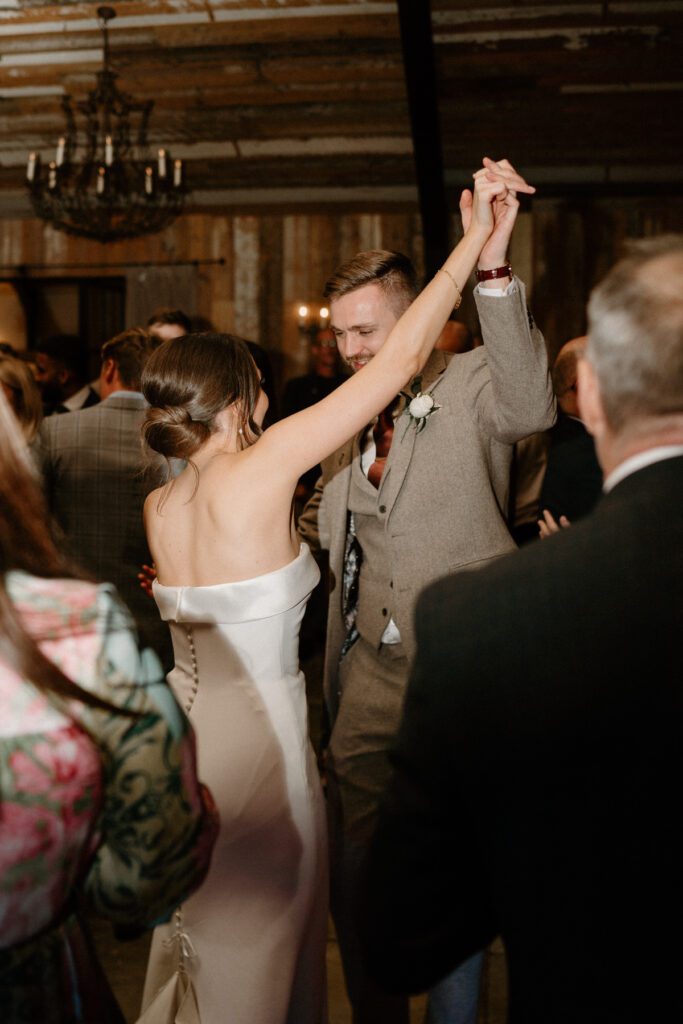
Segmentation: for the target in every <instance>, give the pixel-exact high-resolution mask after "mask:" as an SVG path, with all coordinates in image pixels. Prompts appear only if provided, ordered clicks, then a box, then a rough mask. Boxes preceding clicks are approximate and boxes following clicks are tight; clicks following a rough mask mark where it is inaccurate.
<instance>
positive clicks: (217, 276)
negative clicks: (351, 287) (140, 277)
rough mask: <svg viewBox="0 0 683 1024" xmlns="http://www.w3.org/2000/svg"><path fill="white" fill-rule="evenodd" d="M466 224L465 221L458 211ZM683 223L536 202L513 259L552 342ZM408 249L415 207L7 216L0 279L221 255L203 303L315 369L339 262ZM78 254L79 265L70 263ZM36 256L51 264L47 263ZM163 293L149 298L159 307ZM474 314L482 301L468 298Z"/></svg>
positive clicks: (648, 211) (643, 203)
mask: <svg viewBox="0 0 683 1024" xmlns="http://www.w3.org/2000/svg"><path fill="white" fill-rule="evenodd" d="M454 230H455V221H454ZM663 231H683V199H680V198H678V197H676V198H671V199H665V198H656V199H654V198H651V199H645V200H638V199H620V200H606V199H600V200H595V201H591V200H588V199H580V200H579V199H573V200H571V201H570V200H543V199H538V200H536V201H535V202H534V205H533V210H532V212H531V213H525V214H523V215H522V216H521V218H520V223H519V225H518V231H517V235H516V238H515V240H514V243H513V247H512V252H511V258H512V261H513V265H514V267H515V269H516V271H517V272H518V273H519V274H520V276H522V277H523V278H524V279H525V281H526V283H527V286H528V290H529V295H530V299H531V304H532V306H533V310H534V313H535V315H536V318H537V320H538V322H539V324H541V326H542V327H543V329H544V331H545V332H546V336H547V339H548V344H549V347H550V349H551V351H555V350H556V349H557V348H558V347H559V346H560V345H561V344H562V343H563V342H564V341H565V340H566V339H567V338H569V337H572V336H573V335H575V334H578V333H580V332H581V331H583V329H584V327H585V321H584V309H585V302H586V298H587V295H588V292H589V291H590V288H591V287H592V285H593V284H594V283H595V281H596V280H598V279H599V278H600V277H601V276H602V275H603V274H604V272H605V271H606V270H607V268H608V267H609V266H610V265H611V263H612V262H613V261H614V259H615V258H616V257H617V256H618V255H619V253H620V252H621V251H622V249H623V245H624V242H625V241H626V240H627V239H628V238H637V237H642V236H647V235H652V234H656V233H660V232H663ZM370 248H388V249H399V250H402V251H404V252H406V253H407V254H408V255H409V256H410V257H411V258H412V259H413V260H414V261H415V263H416V265H417V266H418V269H419V270H420V271H421V269H422V240H421V235H420V225H419V218H418V216H417V213H416V212H415V211H403V212H377V213H372V212H364V213H358V212H356V213H353V212H348V213H339V212H336V213H329V214H316V215H311V214H291V213H280V214H278V213H271V212H269V213H267V214H259V215H256V214H254V215H246V216H233V215H225V214H218V213H217V214H206V213H202V214H187V215H185V216H183V217H181V218H179V219H178V221H176V223H175V224H173V225H172V226H171V227H170V228H168V229H167V230H166V231H165V232H163V233H162V234H159V235H157V236H152V237H149V238H142V239H137V240H133V241H128V242H121V243H116V244H111V245H106V246H102V245H99V244H98V243H96V242H88V241H84V240H80V239H76V238H71V237H69V236H68V235H65V234H62V233H59V232H56V231H54V230H52V229H51V228H49V227H47V226H45V225H43V224H41V223H40V222H38V221H36V220H33V219H27V220H5V221H2V222H0V264H2V269H0V277H2V278H5V279H11V278H13V277H16V276H18V275H20V274H21V273H22V271H21V268H22V267H23V268H26V269H25V270H24V271H23V272H24V273H27V274H29V275H31V276H36V277H38V276H61V277H63V276H65V275H72V276H73V277H86V276H89V275H97V276H106V275H107V274H109V273H111V274H121V273H122V272H125V271H122V264H126V263H128V264H135V263H138V262H143V261H149V262H151V263H152V264H154V265H158V266H163V265H169V264H172V263H174V262H176V261H193V260H196V261H202V260H208V259H214V260H217V259H222V260H224V263H223V264H221V265H219V264H213V265H202V264H201V262H198V266H197V309H196V310H194V311H192V312H195V313H197V314H199V315H201V316H202V317H204V318H206V319H207V320H210V321H211V322H212V323H213V324H215V326H216V327H217V328H218V329H220V330H229V331H234V332H235V333H238V334H243V335H244V336H246V337H250V338H253V339H254V340H257V341H259V342H260V343H261V344H262V345H264V346H265V347H266V348H268V349H269V350H270V351H271V352H272V353H273V354H274V355H275V357H276V358H275V362H276V367H277V369H278V370H279V371H281V374H282V376H283V377H289V376H292V375H293V374H296V373H301V372H304V370H305V368H306V361H307V352H306V347H305V345H302V344H301V336H300V333H299V330H298V327H297V315H296V310H297V307H298V306H299V304H301V303H306V304H308V305H309V306H312V307H314V308H315V309H316V310H317V309H318V308H319V306H320V304H321V295H322V289H323V285H324V283H325V280H326V278H327V276H328V275H329V274H330V272H331V271H332V270H333V269H334V268H335V267H336V266H337V265H338V264H339V263H340V262H341V261H342V260H345V259H348V258H349V257H350V256H352V255H353V254H354V253H356V252H357V251H359V250H361V249H370ZM71 264H75V265H76V266H74V267H71V268H70V269H68V270H65V269H64V265H71ZM35 265H40V268H38V267H36V266H35ZM153 306H154V302H153V300H152V297H150V308H153ZM463 311H464V313H465V318H471V316H472V305H471V303H470V302H467V303H466V304H465V306H464V307H463Z"/></svg>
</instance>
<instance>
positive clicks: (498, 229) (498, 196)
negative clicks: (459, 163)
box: [460, 156, 536, 270]
mask: <svg viewBox="0 0 683 1024" xmlns="http://www.w3.org/2000/svg"><path fill="white" fill-rule="evenodd" d="M473 177H474V190H473V191H471V190H470V189H468V188H466V189H464V191H463V192H462V195H461V196H460V216H461V218H462V227H463V232H467V231H468V230H469V229H470V227H475V226H479V227H480V228H481V229H482V230H485V229H487V230H488V232H489V239H488V241H487V242H486V245H485V246H484V248H483V249H482V252H481V255H480V257H479V267H480V268H481V269H485V270H487V269H493V268H494V267H500V266H502V265H503V264H504V263H505V260H506V258H507V249H508V243H509V241H510V236H511V234H512V229H513V227H514V226H515V221H516V220H517V213H518V211H519V200H518V198H517V193H518V192H523V193H526V194H527V195H533V193H534V192H535V191H536V189H535V188H534V186H533V185H529V184H528V183H527V182H526V181H525V180H524V178H523V177H522V176H521V175H520V174H518V172H517V171H516V170H515V168H514V167H513V166H512V164H511V163H510V161H509V160H491V159H490V158H489V157H487V156H486V157H484V160H483V167H482V168H481V169H480V170H478V171H476V172H475V174H474V175H473Z"/></svg>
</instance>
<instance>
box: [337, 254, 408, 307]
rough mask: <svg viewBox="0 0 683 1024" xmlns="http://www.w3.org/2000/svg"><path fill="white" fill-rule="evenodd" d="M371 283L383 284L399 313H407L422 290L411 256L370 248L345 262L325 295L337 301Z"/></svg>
mask: <svg viewBox="0 0 683 1024" xmlns="http://www.w3.org/2000/svg"><path fill="white" fill-rule="evenodd" d="M367 284H376V285H379V287H380V288H381V289H382V291H383V292H384V294H385V296H386V299H387V302H388V303H389V305H390V306H391V308H392V309H393V311H394V313H395V314H396V316H400V315H401V314H402V313H404V312H405V310H406V309H407V308H408V306H409V305H410V303H411V302H412V301H413V299H414V298H415V297H416V295H417V293H418V281H417V273H416V272H415V267H414V266H413V264H412V263H411V262H410V260H409V259H408V257H407V256H404V255H403V253H402V252H390V251H389V250H388V249H370V250H368V251H367V252H359V253H357V254H356V255H355V256H354V257H353V259H351V260H348V261H347V262H346V263H342V265H341V266H340V267H338V268H337V269H336V270H335V272H334V274H332V276H331V277H330V278H329V279H328V281H327V284H326V285H325V290H324V292H323V295H324V297H325V298H326V299H327V300H328V301H329V302H334V301H335V299H340V298H341V297H342V295H348V294H349V292H355V291H356V290H357V289H358V288H363V287H365V285H367Z"/></svg>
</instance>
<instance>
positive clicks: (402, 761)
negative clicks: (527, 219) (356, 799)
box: [365, 236, 683, 1024]
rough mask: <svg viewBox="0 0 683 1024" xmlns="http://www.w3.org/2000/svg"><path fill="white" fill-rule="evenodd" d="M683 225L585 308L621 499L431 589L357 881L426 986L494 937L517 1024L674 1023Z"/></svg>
mask: <svg viewBox="0 0 683 1024" xmlns="http://www.w3.org/2000/svg"><path fill="white" fill-rule="evenodd" d="M681 281H683V236H672V237H669V238H662V239H659V240H652V241H651V242H650V243H649V244H644V243H643V244H641V245H639V246H638V247H636V248H635V249H634V251H633V253H632V254H631V255H630V256H629V257H627V258H626V259H624V260H622V261H621V262H620V263H619V264H618V265H617V266H616V267H615V268H614V269H613V270H612V271H611V273H610V274H609V275H608V276H607V278H606V279H605V280H604V281H603V282H602V284H601V285H599V286H598V287H597V288H596V289H595V291H594V292H593V294H592V296H591V300H590V303H589V309H588V313H589V340H588V345H587V348H586V355H585V358H584V359H583V360H582V361H581V362H580V363H579V401H580V412H581V419H582V420H583V422H584V423H585V424H586V426H587V428H588V430H589V431H590V432H591V434H592V435H593V437H594V438H595V442H596V449H597V454H598V459H599V460H600V464H601V466H602V468H603V471H604V473H605V485H604V490H605V495H604V497H603V498H602V499H601V501H600V502H599V503H598V505H597V507H596V509H595V511H594V512H593V513H592V514H591V515H589V516H587V517H586V518H585V519H584V520H583V521H581V522H579V523H578V524H577V525H576V526H572V528H571V529H570V530H566V531H562V532H561V533H560V534H559V535H557V536H555V537H552V538H551V539H550V540H548V541H547V542H546V543H544V544H542V545H531V546H530V547H527V548H525V549H524V550H523V551H520V552H517V553H515V554H513V555H510V556H508V557H505V558H502V559H500V560H499V561H498V562H496V563H495V564H494V565H491V566H488V567H486V568H484V569H482V570H481V571H480V572H474V573H465V574H460V575H458V576H457V577H455V576H450V577H448V578H446V579H444V580H442V581H441V582H438V583H436V584H434V585H433V586H431V587H430V588H429V589H428V590H427V591H426V592H425V593H424V594H423V596H422V598H421V599H420V601H419V603H418V608H417V616H416V618H417V640H418V647H417V655H416V658H415V662H414V667H413V671H412V677H411V682H410V685H409V688H408V694H407V699H406V705H405V712H404V718H403V722H402V725H401V729H400V732H399V737H398V741H397V745H396V747H395V751H394V755H393V763H394V769H395V774H394V777H393V780H392V782H391V784H390V786H389V789H388V791H387V793H386V795H385V802H384V805H383V808H382V811H381V815H380V823H379V826H378V830H377V832H376V835H375V840H374V847H373V850H372V855H371V859H370V863H369V872H368V877H367V880H366V881H367V888H366V892H365V899H366V912H367V918H366V921H365V938H366V942H367V945H368V949H369V950H370V954H371V961H372V969H373V970H374V973H375V975H376V977H377V978H378V979H379V980H380V982H381V983H382V984H383V985H384V986H386V987H387V988H388V989H390V990H394V991H401V992H405V991H413V992H414V991H418V990H421V989H426V988H428V987H429V986H430V985H433V984H434V982H435V981H436V980H437V979H438V978H440V977H442V976H443V975H445V974H446V973H447V972H449V971H450V970H452V968H453V967H454V966H455V965H456V964H458V963H459V962H461V961H463V960H464V959H465V958H466V957H468V956H470V955H471V954H472V953H473V952H474V951H475V950H477V949H481V948H482V946H485V945H486V944H487V943H488V942H490V941H491V939H492V938H493V937H494V936H495V935H497V934H500V935H502V938H503V942H504V944H505V947H506V952H507V958H508V967H509V990H510V1006H509V1020H510V1021H511V1022H519V1024H594V1022H595V1024H597V1022H600V1024H607V1022H609V1024H636V1022H637V1024H643V1022H645V1021H648V1022H650V1021H652V1022H654V1021H674V1020H680V1019H681V1017H682V1014H683V991H682V990H681V986H680V976H679V975H680V961H681V952H682V948H681V947H682V944H681V934H680V932H681V918H682V917H683V900H682V898H681V880H680V875H681V863H682V862H683V841H682V840H681V832H680V824H679V820H678V818H679V815H678V813H677V811H678V808H679V806H680V799H681V765H682V760H683V757H682V754H681V731H682V726H683V721H682V718H683V715H682V711H683V689H682V687H681V654H680V637H681V633H682V632H683V587H682V585H681V584H682V580H683V517H681V514H680V509H681V505H682V504H683V289H682V288H681Z"/></svg>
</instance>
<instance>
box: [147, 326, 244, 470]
mask: <svg viewBox="0 0 683 1024" xmlns="http://www.w3.org/2000/svg"><path fill="white" fill-rule="evenodd" d="M260 386H261V381H260V377H259V372H258V370H257V369H256V364H255V363H254V360H253V359H252V356H251V353H250V352H249V349H248V347H247V344H246V342H245V341H243V340H242V338H237V337H235V336H234V335H232V334H212V333H202V334H186V335H185V336H184V337H182V338H173V339H172V340H171V341H165V342H164V343H163V344H162V345H160V346H159V348H158V349H157V350H156V351H155V352H154V353H153V354H152V355H151V356H150V358H149V360H148V361H147V364H146V366H145V369H144V372H143V374H142V391H143V394H144V396H145V398H146V399H147V401H148V402H149V405H150V408H149V409H148V411H147V417H146V419H145V422H144V425H143V428H142V431H143V435H144V438H145V440H146V442H147V444H148V445H149V446H150V448H153V449H154V451H156V452H159V453H160V454H161V455H164V456H165V457H166V458H167V459H171V458H176V459H188V460H189V459H191V458H192V456H193V455H194V453H195V452H196V451H197V449H198V448H200V447H201V445H202V444H204V442H205V441H207V440H208V438H209V437H210V436H211V435H212V434H213V433H215V430H216V416H217V415H218V413H219V412H222V410H223V409H227V407H228V406H229V405H232V404H233V403H236V408H237V416H238V427H239V435H238V437H239V439H240V441H241V444H242V446H243V447H248V446H249V445H251V444H253V443H254V441H256V439H257V438H258V436H259V434H260V433H261V429H260V427H258V426H257V424H256V423H255V422H254V410H255V408H256V403H257V401H258V397H259V392H260Z"/></svg>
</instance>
